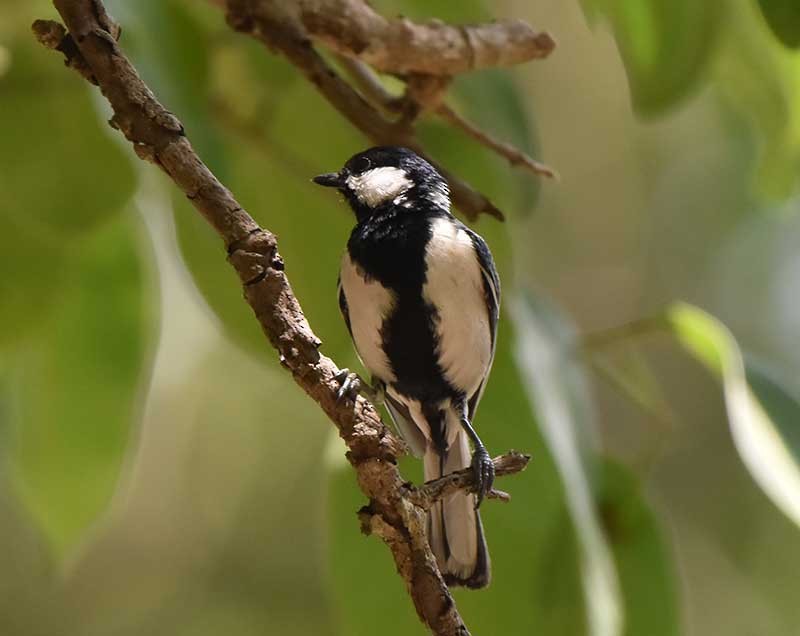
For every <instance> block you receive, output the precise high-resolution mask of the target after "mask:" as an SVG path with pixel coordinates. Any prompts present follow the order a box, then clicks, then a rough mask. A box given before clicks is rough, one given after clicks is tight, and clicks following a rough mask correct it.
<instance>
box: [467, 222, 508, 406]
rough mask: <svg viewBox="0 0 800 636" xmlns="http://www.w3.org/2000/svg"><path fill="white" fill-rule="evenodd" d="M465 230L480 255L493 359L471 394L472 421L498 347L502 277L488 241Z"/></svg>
mask: <svg viewBox="0 0 800 636" xmlns="http://www.w3.org/2000/svg"><path fill="white" fill-rule="evenodd" d="M464 231H465V232H466V233H467V234H468V235H469V237H470V239H471V240H472V245H473V246H474V247H475V253H476V254H477V256H478V262H479V263H480V266H481V276H482V278H483V290H484V295H485V297H486V308H487V310H488V312H489V328H490V330H491V333H492V358H491V361H490V362H489V366H488V367H487V368H486V375H485V376H484V377H483V381H482V382H481V385H480V386H479V387H478V390H477V391H475V393H474V394H473V395H471V396H470V398H469V401H468V406H469V413H468V415H469V419H470V421H472V418H473V416H474V415H475V410H476V409H477V408H478V402H480V399H481V396H482V395H483V389H484V388H485V387H486V380H487V378H488V377H489V372H490V371H491V368H492V362H494V353H495V349H496V348H497V323H498V321H499V320H500V278H499V277H498V276H497V268H496V267H495V265H494V259H493V258H492V253H491V252H490V251H489V246H488V245H487V244H486V241H484V240H483V238H482V237H481V236H480V235H479V234H476V233H475V232H473V231H472V230H471V229H469V228H468V227H466V226H464Z"/></svg>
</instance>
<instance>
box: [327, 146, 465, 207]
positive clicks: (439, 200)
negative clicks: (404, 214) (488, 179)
mask: <svg viewBox="0 0 800 636" xmlns="http://www.w3.org/2000/svg"><path fill="white" fill-rule="evenodd" d="M314 183H317V184H319V185H321V186H326V187H331V188H337V189H338V190H339V191H340V192H341V193H342V194H343V195H344V196H345V198H346V199H347V201H348V202H349V203H350V206H351V207H352V208H353V211H354V212H355V213H356V216H357V217H358V219H359V220H361V219H363V218H366V217H368V216H370V215H371V214H372V213H373V212H374V211H375V210H377V209H379V208H383V207H384V206H386V205H387V204H389V205H394V206H399V207H400V208H401V209H408V210H414V209H418V208H419V206H420V205H427V206H436V207H438V208H442V209H444V210H449V209H450V196H449V194H450V190H449V188H448V187H447V182H446V181H445V180H444V178H443V177H442V175H440V174H439V173H438V172H437V170H436V168H434V167H433V166H432V165H431V164H430V163H428V162H427V161H425V159H423V158H422V157H420V156H419V155H418V154H416V153H415V152H413V151H412V150H409V149H408V148H401V147H397V146H378V147H375V148H370V149H369V150H365V151H364V152H360V153H358V154H357V155H353V156H352V157H351V158H350V159H349V160H348V161H347V163H346V164H344V168H342V169H341V170H340V171H339V172H331V173H328V174H321V175H319V176H317V177H314Z"/></svg>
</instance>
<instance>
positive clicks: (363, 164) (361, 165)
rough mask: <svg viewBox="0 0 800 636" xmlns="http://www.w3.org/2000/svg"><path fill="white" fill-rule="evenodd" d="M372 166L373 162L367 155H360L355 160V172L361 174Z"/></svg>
mask: <svg viewBox="0 0 800 636" xmlns="http://www.w3.org/2000/svg"><path fill="white" fill-rule="evenodd" d="M371 167H372V162H371V161H370V160H369V159H368V158H367V157H358V158H357V159H355V160H354V161H353V168H352V170H353V172H354V173H355V174H361V173H364V172H366V171H367V170H369V169H370V168H371Z"/></svg>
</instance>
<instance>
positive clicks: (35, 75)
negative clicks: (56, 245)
mask: <svg viewBox="0 0 800 636" xmlns="http://www.w3.org/2000/svg"><path fill="white" fill-rule="evenodd" d="M7 55H8V58H9V64H10V66H9V68H8V71H7V72H6V73H5V74H0V139H2V143H0V200H1V201H2V202H3V204H2V206H0V217H5V222H6V223H13V224H15V225H17V226H22V225H25V226H26V227H27V230H28V232H29V233H35V234H38V235H40V237H39V238H41V239H43V240H57V239H61V238H62V237H64V236H72V235H74V234H77V233H80V232H86V231H90V230H91V229H93V228H94V227H96V226H97V225H98V224H99V223H101V222H103V221H104V220H106V219H107V218H109V217H110V216H111V215H113V214H115V213H118V212H119V210H120V209H121V207H122V205H123V204H124V203H125V202H126V201H128V200H129V199H130V197H131V195H132V193H133V188H134V185H135V178H134V173H133V169H132V166H131V164H130V160H129V158H128V156H127V155H126V153H125V152H124V151H123V149H122V146H121V145H120V144H118V143H115V142H114V141H113V140H112V138H111V131H110V129H107V128H106V127H105V125H104V124H103V123H102V122H101V120H100V118H99V117H98V116H97V113H96V112H95V108H94V105H93V101H92V96H91V94H90V91H92V90H95V89H93V87H90V86H88V84H87V83H86V81H85V80H83V79H81V78H80V77H78V76H77V75H76V74H74V73H67V72H65V70H64V66H63V64H62V63H61V61H60V60H59V58H58V55H57V54H54V53H53V52H52V51H48V50H46V49H45V48H44V47H42V46H41V45H39V44H37V43H36V42H35V41H34V40H33V38H32V37H31V36H30V34H29V33H26V34H25V37H24V38H22V37H20V38H19V39H18V40H17V41H14V42H12V43H11V45H10V46H9V48H8V49H7ZM98 175H102V178H98ZM0 222H2V220H1V219H0Z"/></svg>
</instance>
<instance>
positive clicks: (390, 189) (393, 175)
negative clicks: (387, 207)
mask: <svg viewBox="0 0 800 636" xmlns="http://www.w3.org/2000/svg"><path fill="white" fill-rule="evenodd" d="M413 186H414V182H413V181H411V180H410V179H409V178H408V175H407V174H406V171H405V170H402V169H401V168H394V167H392V166H382V167H380V168H373V169H372V170H368V171H367V172H365V173H363V174H359V175H351V176H349V177H347V187H348V188H350V189H351V190H352V191H353V192H354V193H355V195H356V196H357V197H358V200H359V201H361V202H362V203H364V204H365V205H368V206H369V207H371V208H375V207H378V206H379V205H381V204H382V203H386V201H390V200H392V199H394V198H396V197H398V196H400V195H401V194H403V193H404V192H407V191H408V190H410V189H411V188H412V187H413Z"/></svg>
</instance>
